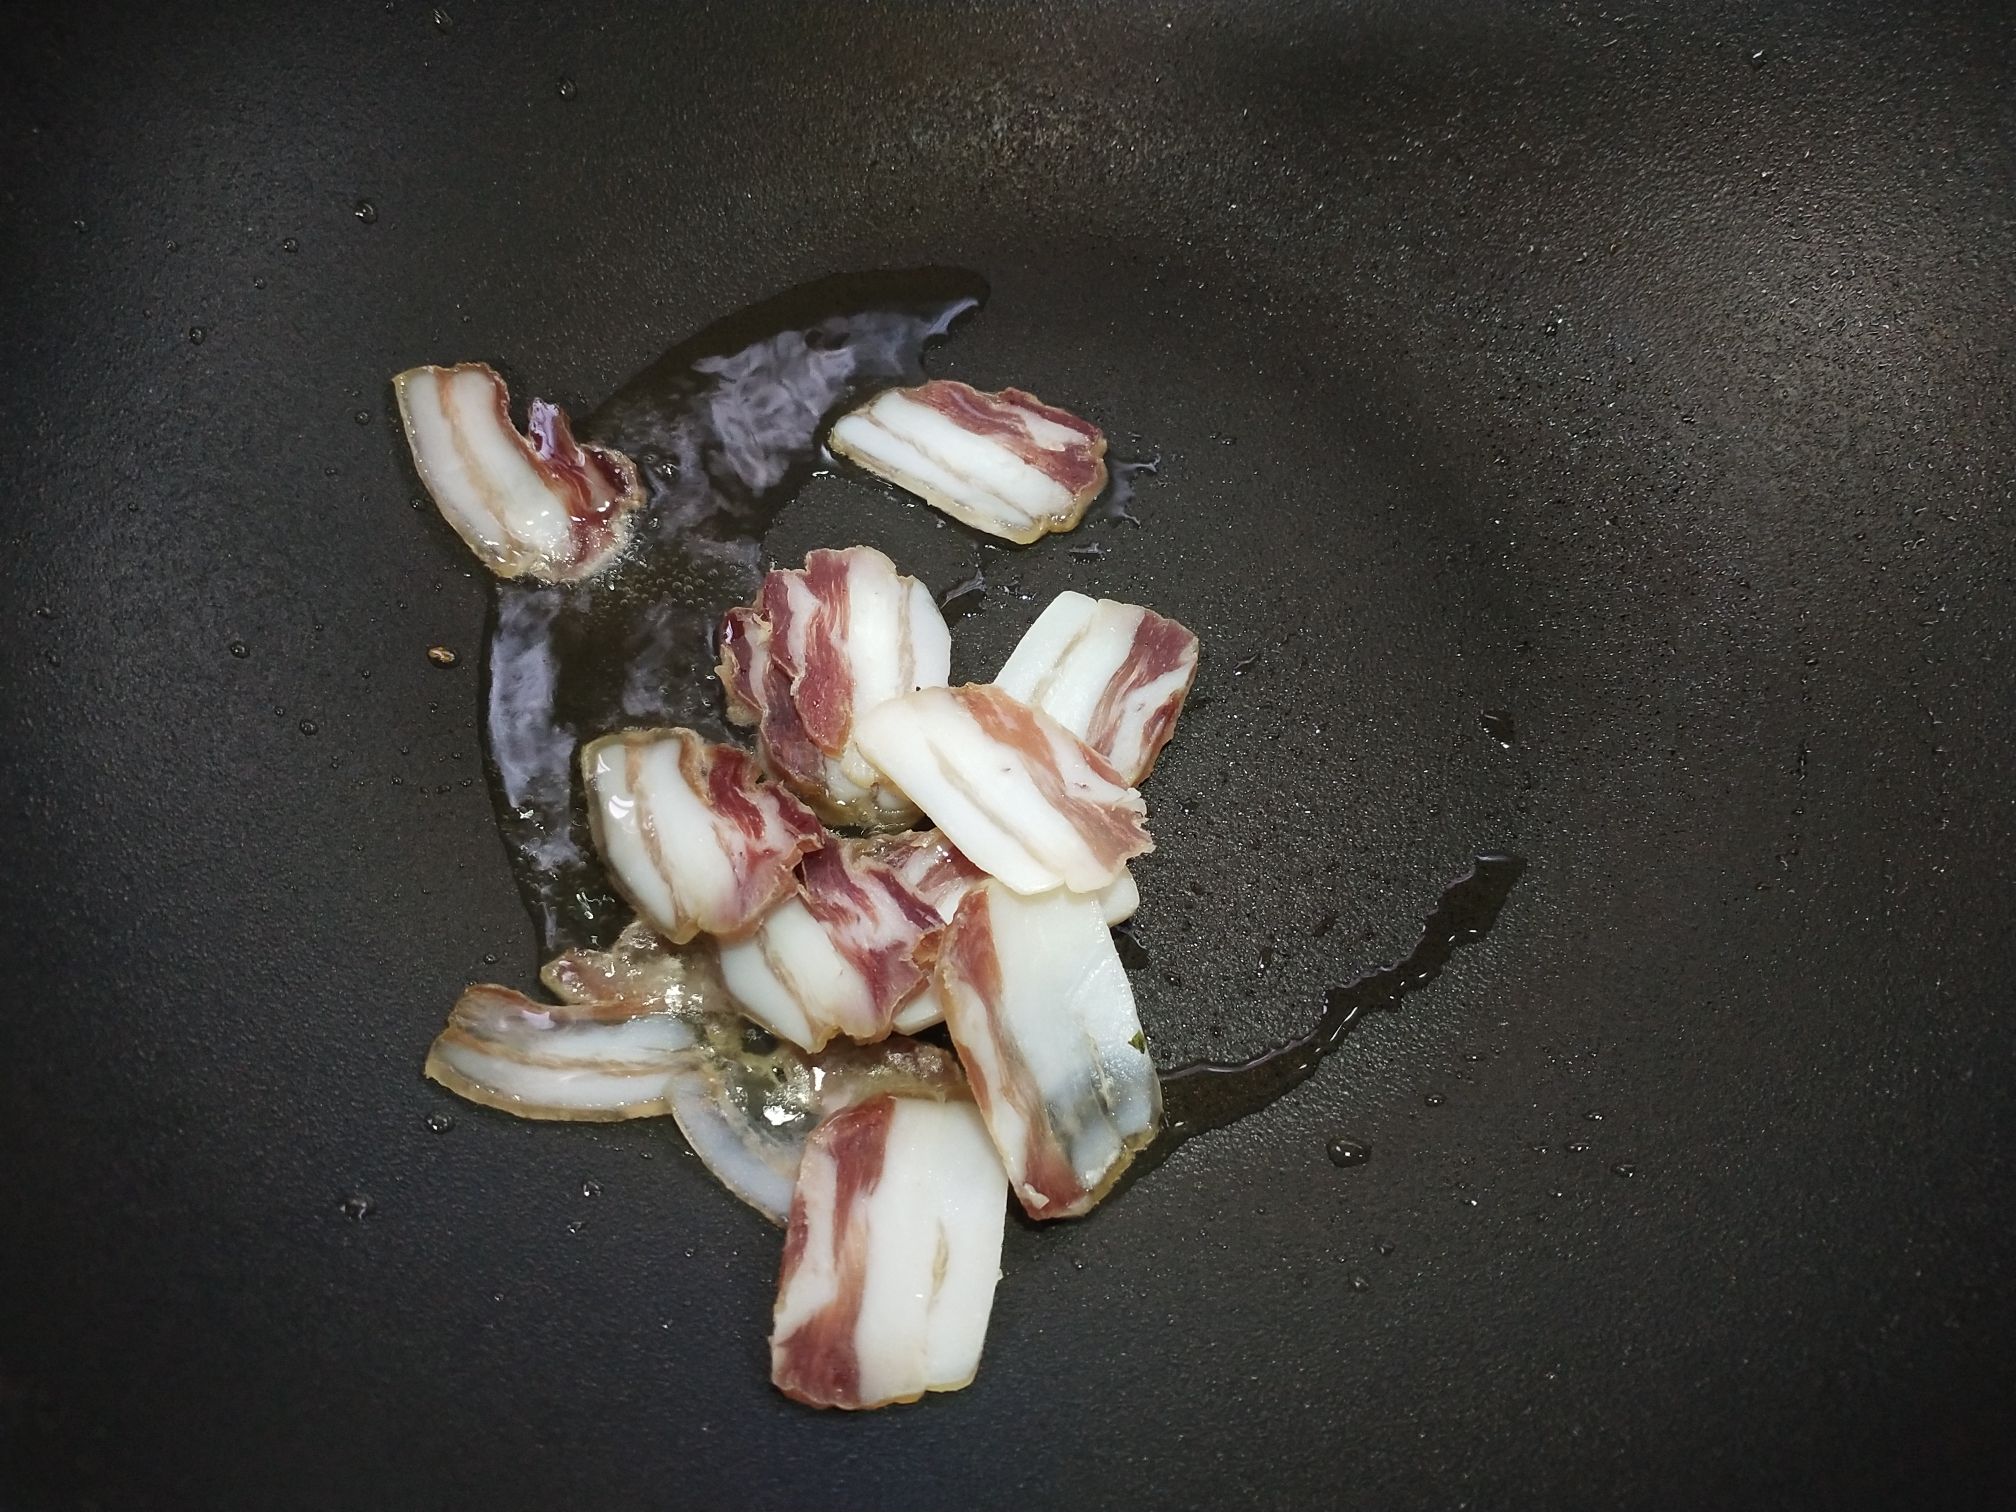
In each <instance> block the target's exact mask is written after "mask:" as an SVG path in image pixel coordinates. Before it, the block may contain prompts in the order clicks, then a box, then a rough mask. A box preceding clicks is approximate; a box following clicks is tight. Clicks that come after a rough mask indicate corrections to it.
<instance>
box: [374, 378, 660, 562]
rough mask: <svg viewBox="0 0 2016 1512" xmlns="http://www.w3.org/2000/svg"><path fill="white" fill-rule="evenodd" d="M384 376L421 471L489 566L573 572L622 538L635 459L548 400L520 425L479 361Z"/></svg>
mask: <svg viewBox="0 0 2016 1512" xmlns="http://www.w3.org/2000/svg"><path fill="white" fill-rule="evenodd" d="M392 388H393V392H394V393H395V395H396V396H397V398H398V401H399V418H400V421H401V422H402V423H403V424H404V426H405V428H406V442H407V445H408V446H410V447H411V448H412V451H413V466H414V469H415V470H416V471H417V472H418V473H419V474H420V481H421V482H422V483H423V484H424V485H425V486H426V489H427V492H428V494H429V495H430V496H431V497H432V498H433V500H434V503H435V505H436V507H437V508H439V509H440V511H441V514H442V516H443V518H445V519H446V520H447V521H448V523H449V524H450V525H452V526H454V527H455V531H456V533H457V534H458V535H460V536H461V537H462V539H463V540H464V541H465V542H467V543H468V546H469V549H470V550H471V551H473V552H475V554H476V556H477V559H478V560H480V561H481V562H482V563H483V565H484V566H486V567H488V568H489V569H490V570H491V571H492V572H494V573H496V574H497V576H499V577H504V578H512V577H520V576H531V577H535V578H541V579H544V580H546V581H548V582H566V581H571V580H574V579H577V578H583V577H587V576H590V575H591V574H593V573H595V572H597V571H599V570H600V569H601V568H602V567H603V566H605V565H606V564H607V563H608V562H609V561H610V559H611V558H613V557H614V556H615V555H616V554H617V552H619V551H620V550H622V548H623V544H624V542H625V541H626V540H627V539H628V536H629V530H630V517H631V514H632V512H633V511H634V510H635V509H636V508H637V506H638V505H639V504H641V503H642V502H643V500H644V491H643V487H642V485H641V483H640V482H639V479H638V475H637V467H636V464H635V463H633V462H632V461H631V460H630V459H629V458H628V457H626V456H624V455H623V454H622V453H621V452H618V451H611V450H609V449H608V448H606V447H600V446H583V445H581V444H580V443H579V442H578V441H576V440H575V439H574V433H573V430H572V428H571V427H569V425H568V423H567V416H566V415H565V414H563V413H562V412H561V411H560V409H559V408H558V407H557V406H555V405H552V404H548V403H547V402H546V401H545V400H543V399H534V400H533V401H532V402H531V404H530V405H529V406H528V414H527V432H528V434H520V433H519V431H518V429H517V427H516V426H514V425H513V424H512V423H511V404H510V394H509V391H508V390H507V389H506V388H505V385H504V380H503V379H502V378H500V377H499V376H498V375H497V373H496V371H495V370H494V369H492V368H490V367H489V366H487V365H486V364H484V363H480V362H464V363H460V364H457V365H456V366H454V367H417V368H410V369H408V370H407V371H406V372H403V373H401V374H399V375H398V376H397V377H396V378H394V379H393V380H392Z"/></svg>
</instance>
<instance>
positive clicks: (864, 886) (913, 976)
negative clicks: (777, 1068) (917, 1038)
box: [721, 838, 945, 1050]
mask: <svg viewBox="0 0 2016 1512" xmlns="http://www.w3.org/2000/svg"><path fill="white" fill-rule="evenodd" d="M883 848H884V847H883V842H881V841H879V840H877V839H873V838H870V839H839V840H834V841H831V842H829V843H828V844H827V845H826V846H825V847H824V848H822V849H820V850H817V851H814V852H813V853H812V854H811V855H809V856H807V857H806V858H805V859H804V861H803V862H802V863H801V864H800V866H799V880H798V891H797V894H796V895H795V896H793V897H789V898H786V899H784V900H783V901H782V902H780V903H779V904H777V906H776V907H774V908H772V909H771V910H770V912H769V913H767V914H765V915H764V916H763V920H762V922H761V923H759V924H758V925H757V926H756V928H755V930H754V931H753V932H752V933H750V934H749V935H748V936H747V937H746V938H745V939H742V940H737V941H733V942H727V943H724V944H723V945H722V946H721V971H722V976H723V978H724V979H725V980H726V982H727V984H728V990H729V992H730V993H731V994H732V995H733V996H734V997H735V999H736V1001H737V1002H738V1003H739V1004H740V1005H741V1007H742V1009H743V1011H744V1012H746V1013H748V1014H749V1016H750V1017H752V1018H754V1019H755V1020H756V1021H757V1022H758V1023H760V1024H762V1025H763V1026H764V1027H765V1028H766V1029H768V1030H770V1031H771V1032H772V1033H773V1034H778V1035H781V1036H782V1037H784V1038H785V1039H788V1040H790V1041H791V1042H792V1043H793V1044H796V1045H799V1046H801V1047H802V1048H804V1049H807V1050H817V1049H819V1048H820V1047H822V1046H823V1045H825V1044H826V1042H827V1041H828V1040H830V1039H831V1038H832V1037H833V1036H834V1035H836V1034H841V1035H845V1036H847V1037H848V1038H850V1039H854V1040H858V1041H862V1042H869V1041H873V1040H878V1039H881V1038H882V1037H883V1036H884V1035H886V1034H888V1033H889V1031H890V1028H891V1021H892V1019H893V1018H894V1017H895V1015H896V1012H897V1010H898V1009H900V1008H901V1007H902V1006H903V1005H904V1004H905V1003H907V1002H908V1001H909V1000H910V999H911V998H913V997H915V996H916V995H917V994H918V993H919V992H920V991H922V990H923V988H924V985H925V982H926V980H927V972H928V970H929V966H930V961H931V957H932V955H933V954H934V953H935V949H936V941H937V936H938V934H939V932H940V931H941V930H942V929H943V928H944V922H945V921H944V919H943V917H941V915H940V913H939V911H938V910H937V909H936V908H935V907H934V906H933V905H932V903H931V902H930V901H929V900H928V899H927V898H926V897H925V896H924V895H922V894H921V893H919V892H918V891H916V890H913V888H912V887H911V886H910V885H909V884H908V883H907V882H906V881H905V880H904V878H903V877H902V876H901V875H899V874H898V872H897V871H896V870H895V869H894V868H893V867H892V866H890V865H888V864H887V863H886V862H885V861H884V860H883V859H882V851H883Z"/></svg>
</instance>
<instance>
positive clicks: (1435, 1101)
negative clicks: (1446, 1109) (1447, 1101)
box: [1421, 1092, 1442, 1108]
mask: <svg viewBox="0 0 2016 1512" xmlns="http://www.w3.org/2000/svg"><path fill="white" fill-rule="evenodd" d="M1421 1101H1423V1102H1424V1103H1426V1104H1428V1106H1429V1107H1431V1108H1439V1107H1441V1106H1442V1094H1441V1093H1440V1092H1430V1093H1429V1094H1428V1095H1427V1096H1426V1097H1424V1098H1422V1099H1421Z"/></svg>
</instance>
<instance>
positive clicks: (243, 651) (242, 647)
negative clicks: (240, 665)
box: [231, 641, 252, 661]
mask: <svg viewBox="0 0 2016 1512" xmlns="http://www.w3.org/2000/svg"><path fill="white" fill-rule="evenodd" d="M231 654H232V655H233V656H235V657H237V658H238V660H240V661H243V660H245V658H246V657H248V656H250V655H251V654H252V648H251V647H250V646H248V645H246V644H245V642H243V641H233V642H231Z"/></svg>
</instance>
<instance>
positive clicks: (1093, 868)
mask: <svg viewBox="0 0 2016 1512" xmlns="http://www.w3.org/2000/svg"><path fill="white" fill-rule="evenodd" d="M854 734H855V740H856V741H857V742H858V743H859V745H860V747H861V751H862V754H864V755H865V756H867V758H868V759H869V760H870V761H872V762H874V763H875V765H876V767H877V768H878V769H880V770H881V771H882V772H883V773H885V774H886V775H887V776H888V777H889V779H890V780H891V781H892V782H894V783H895V784H896V785H897V786H898V787H900V788H902V790H903V791H904V792H905V793H907V794H908V795H909V797H910V800H911V801H912V802H913V803H915V804H916V805H917V806H918V807H919V808H920V809H922V810H923V811H924V812H925V813H926V814H927V815H929V816H930V818H931V821H932V822H933V823H934V824H936V825H937V826H938V828H939V829H941V830H943V831H944V832H945V838H946V839H948V840H950V841H951V842H952V844H953V845H955V846H957V847H958V849H959V850H960V851H961V852H963V853H964V854H965V856H966V858H967V859H968V860H969V861H971V862H972V863H973V864H974V865H975V866H977V867H979V868H980V869H981V870H982V871H984V872H986V873H988V874H989V875H990V876H993V877H998V878H999V879H1000V880H1001V881H1003V882H1005V883H1007V884H1008V886H1010V887H1012V888H1013V889H1014V890H1015V891H1016V892H1020V893H1041V892H1049V891H1051V890H1052V889H1054V888H1058V887H1068V888H1072V889H1075V890H1077V891H1080V892H1096V891H1098V890H1099V889H1100V888H1103V887H1105V886H1106V885H1107V884H1108V883H1110V882H1112V881H1113V880H1114V879H1115V878H1116V877H1118V876H1119V875H1120V873H1121V871H1122V870H1124V866H1125V863H1124V862H1118V863H1109V862H1107V861H1105V860H1103V859H1102V858H1101V857H1100V856H1098V855H1097V854H1095V853H1094V851H1093V850H1092V848H1091V847H1090V846H1089V845H1088V844H1087V843H1086V841H1085V839H1084V837H1083V836H1081V835H1080V834H1079V833H1078V830H1077V828H1076V826H1074V825H1073V824H1072V823H1071V821H1070V819H1069V818H1068V817H1067V816H1065V815H1064V814H1062V813H1060V812H1058V810H1057V809H1055V808H1053V807H1052V806H1051V805H1050V804H1049V803H1048V802H1047V801H1046V800H1045V798H1044V796H1043V794H1042V791H1041V790H1040V789H1039V788H1038V787H1037V785H1036V782H1035V781H1034V779H1033V778H1032V777H1031V775H1030V766H1029V761H1028V758H1027V757H1026V756H1025V755H1024V754H1023V753H1022V752H1021V751H1019V750H1017V749H1016V748H1014V747H1012V746H1008V745H1004V744H1001V743H1000V742H997V741H995V740H993V739H991V738H990V737H989V736H988V735H987V734H986V733H985V732H984V731H983V730H982V729H981V728H980V726H979V724H978V723H977V722H976V721H975V720H974V719H973V717H972V715H971V714H969V713H968V712H967V711H966V709H965V708H964V707H963V705H962V704H961V703H960V701H959V699H958V697H957V696H956V695H955V694H953V693H952V692H951V691H950V690H946V689H928V688H927V689H924V690H922V691H920V692H917V693H912V694H909V695H907V696H906V697H903V698H894V699H891V700H889V702H887V703H885V704H883V705H882V706H881V707H880V708H877V709H874V710H871V711H870V712H869V713H868V714H867V715H866V716H864V717H863V718H862V719H861V720H859V721H858V722H857V723H856V725H855V731H854ZM1048 744H1049V750H1050V751H1051V753H1052V754H1053V756H1054V759H1055V760H1056V762H1057V765H1058V768H1059V770H1060V771H1061V772H1062V774H1063V777H1064V781H1065V785H1066V787H1067V788H1068V789H1071V790H1074V791H1075V792H1076V793H1077V794H1079V795H1080V796H1082V797H1085V798H1087V799H1090V800H1093V801H1095V802H1117V801H1119V800H1120V799H1121V798H1122V797H1123V796H1124V795H1125V793H1126V789H1124V788H1119V787H1115V786H1114V785H1113V784H1112V783H1111V782H1109V781H1107V780H1106V779H1105V778H1103V777H1101V776H1100V775H1099V774H1098V773H1097V772H1095V771H1093V770H1092V768H1091V767H1090V765H1089V764H1087V763H1086V761H1085V759H1084V754H1083V751H1082V749H1081V748H1078V747H1077V746H1076V744H1075V743H1069V744H1067V743H1066V742H1063V741H1060V740H1057V739H1054V738H1053V739H1051V740H1050V741H1049V743H1048Z"/></svg>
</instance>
